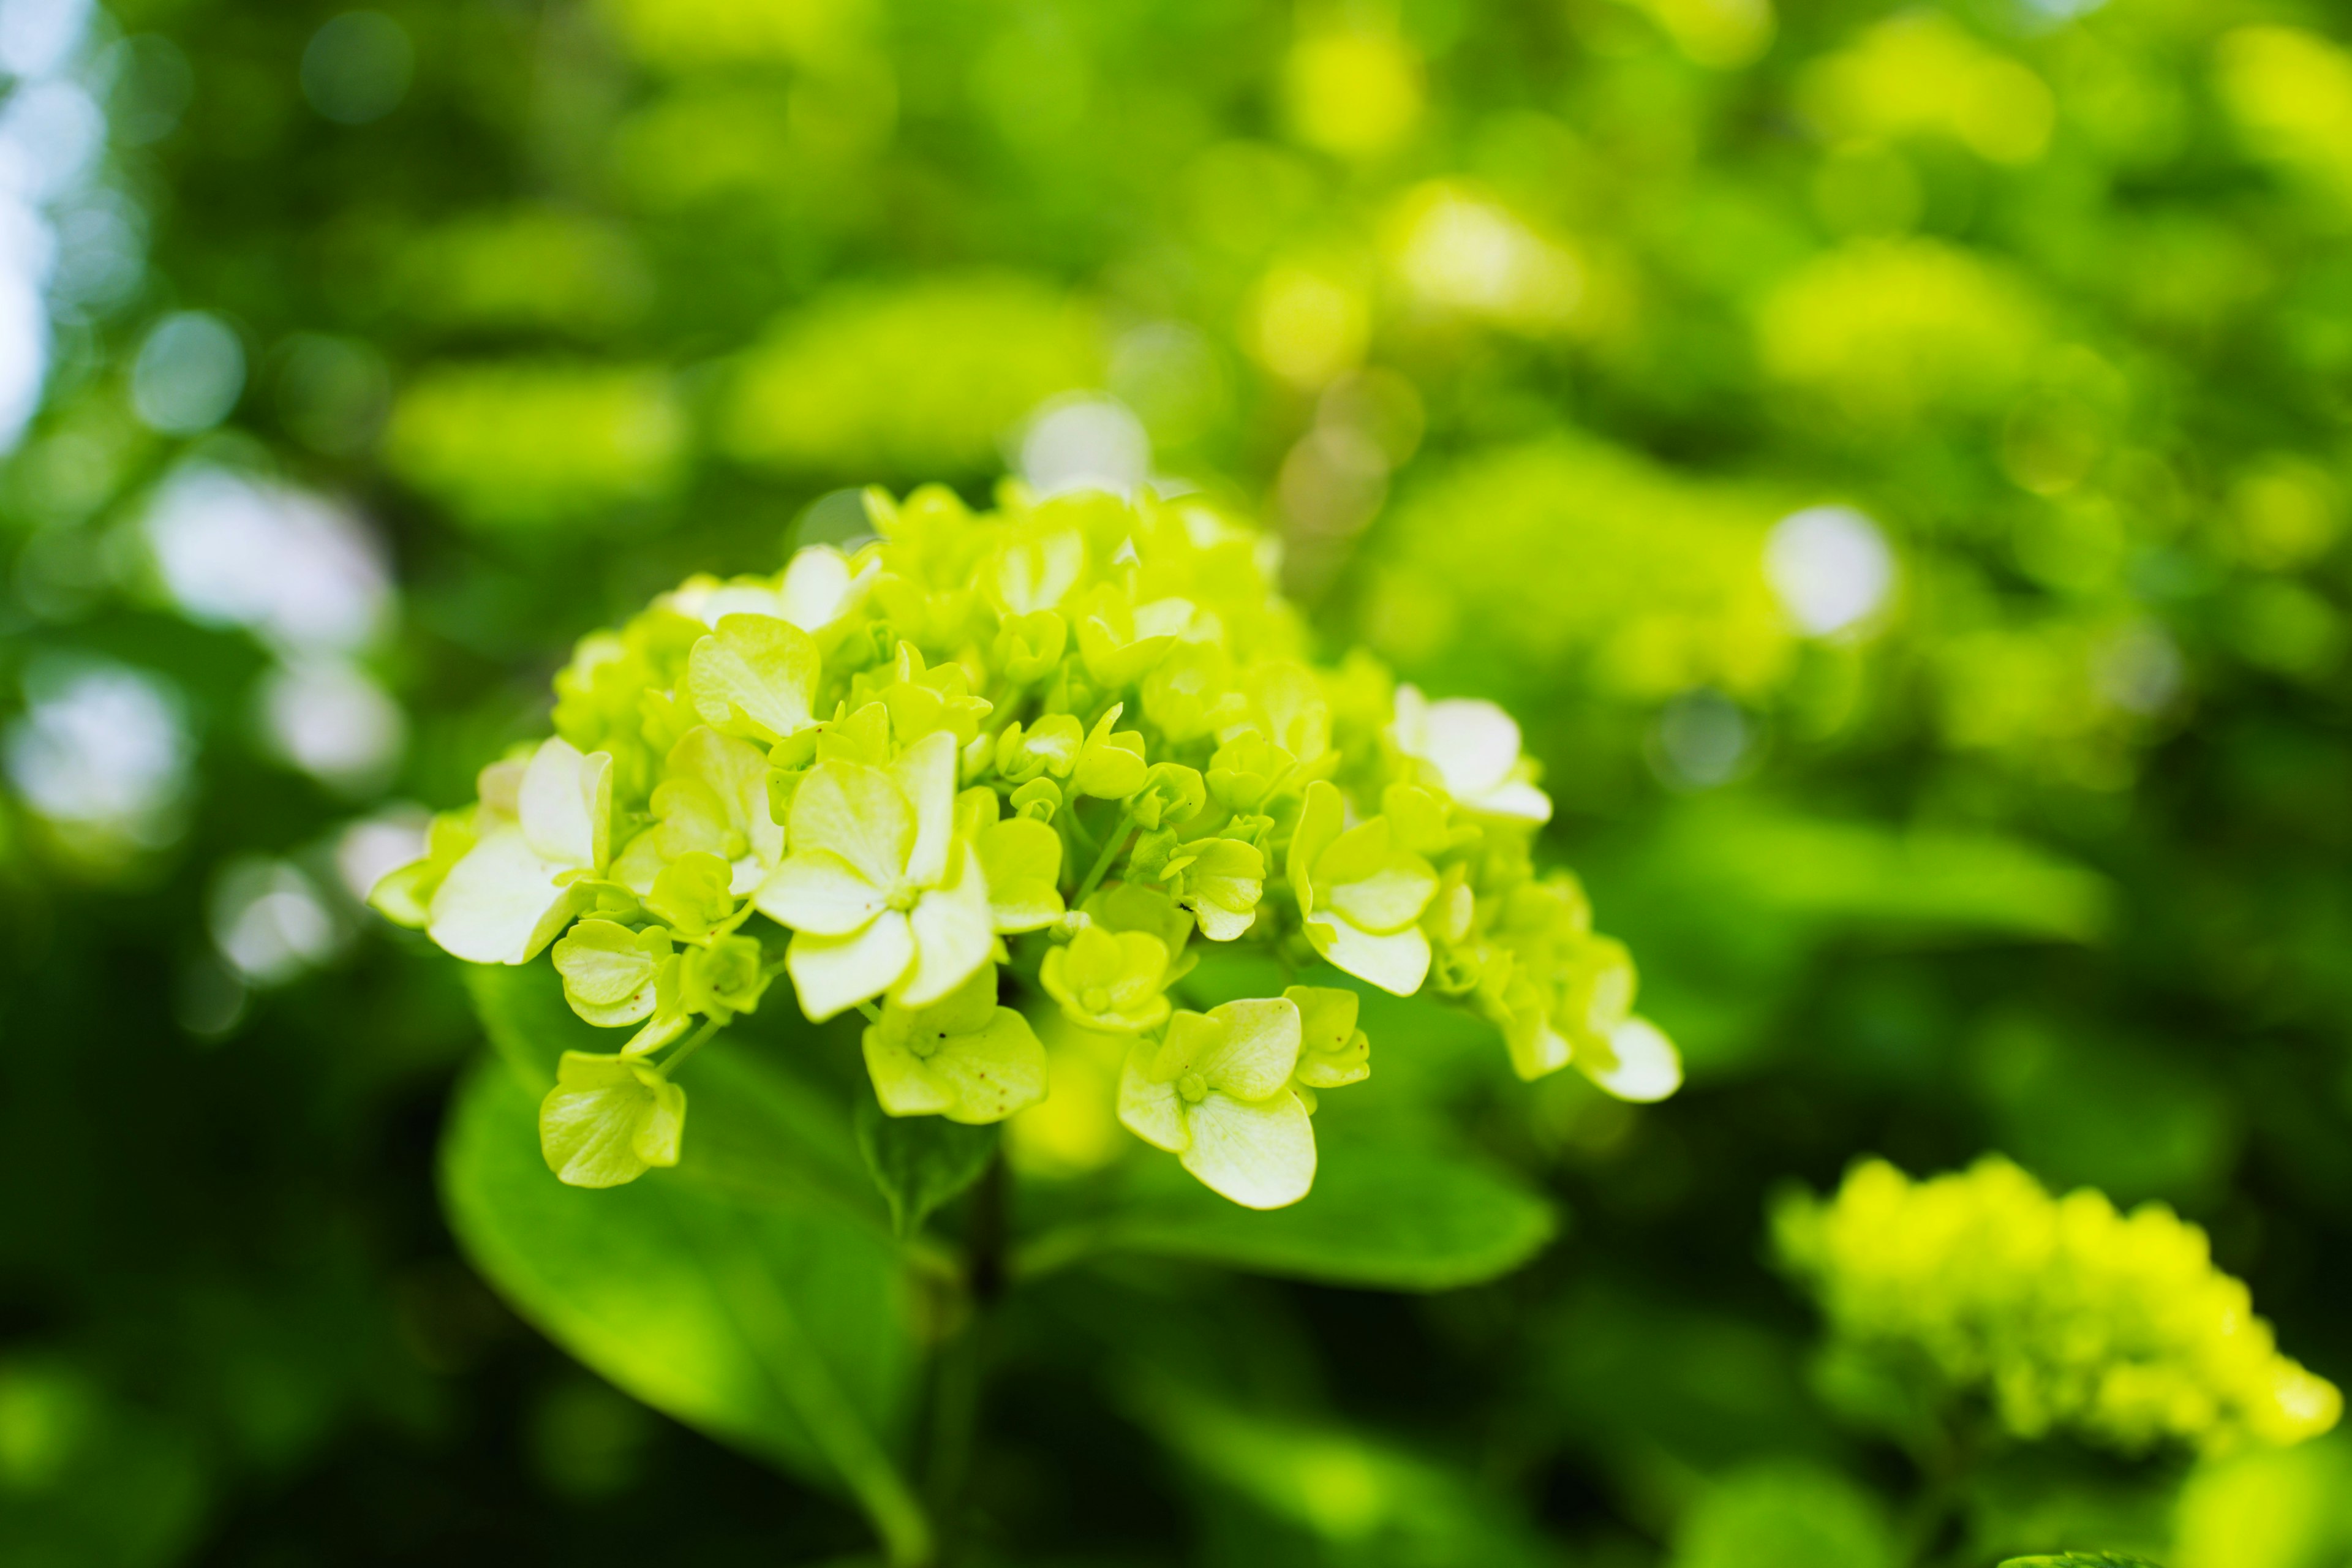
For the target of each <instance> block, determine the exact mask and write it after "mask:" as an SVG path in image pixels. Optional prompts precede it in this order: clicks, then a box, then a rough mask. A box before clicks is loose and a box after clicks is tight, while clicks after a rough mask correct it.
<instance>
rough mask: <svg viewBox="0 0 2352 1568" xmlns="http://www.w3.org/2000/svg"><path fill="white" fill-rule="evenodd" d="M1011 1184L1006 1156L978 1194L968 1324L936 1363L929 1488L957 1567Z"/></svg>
mask: <svg viewBox="0 0 2352 1568" xmlns="http://www.w3.org/2000/svg"><path fill="white" fill-rule="evenodd" d="M1009 1180H1010V1178H1009V1173H1007V1171H1006V1169H1005V1164H1004V1156H1003V1154H1002V1153H1001V1152H1000V1153H999V1154H997V1155H996V1156H995V1158H993V1159H992V1160H991V1161H990V1162H989V1165H988V1169H987V1171H986V1172H985V1173H982V1176H981V1178H980V1182H979V1184H977V1185H976V1186H975V1187H974V1188H973V1189H972V1195H971V1209H970V1212H969V1214H968V1215H967V1218H966V1223H965V1226H964V1259H963V1269H962V1279H961V1283H962V1286H963V1289H962V1292H961V1294H962V1300H961V1307H962V1309H963V1312H962V1321H961V1322H960V1323H959V1324H957V1326H956V1327H955V1328H954V1330H953V1331H951V1333H950V1337H949V1338H948V1339H947V1340H946V1341H944V1342H942V1343H941V1344H940V1349H939V1354H938V1358H937V1360H936V1361H935V1362H934V1363H933V1370H932V1383H931V1408H930V1422H929V1441H928V1443H927V1446H926V1447H927V1451H926V1454H925V1464H924V1474H923V1483H924V1491H925V1493H926V1495H927V1498H928V1500H929V1505H930V1515H931V1518H932V1519H933V1520H934V1521H937V1525H938V1529H939V1533H940V1545H939V1551H940V1563H942V1564H952V1563H953V1561H954V1556H955V1551H956V1548H957V1546H958V1545H959V1544H960V1542H959V1540H958V1537H959V1535H960V1533H961V1532H960V1530H959V1526H960V1525H961V1522H962V1518H963V1513H964V1500H965V1494H966V1491H967V1489H968V1486H969V1483H970V1479H971V1456H972V1449H973V1447H974V1446H975V1444H976V1442H977V1440H978V1436H979V1432H980V1417H981V1408H982V1403H983V1400H982V1394H983V1388H984V1384H985V1383H986V1380H987V1371H988V1368H987V1358H988V1344H987V1334H988V1327H989V1320H990V1317H991V1314H992V1310H993V1309H994V1307H995V1304H996V1302H997V1301H998V1300H1000V1299H1001V1298H1002V1297H1003V1294H1004V1287H1005V1283H1006V1276H1007V1271H1006V1268H1005V1261H1006V1258H1005V1253H1006V1240H1007V1231H1008V1226H1007V1216H1006V1213H1005V1208H1006V1200H1007V1198H1008V1196H1009V1193H1008V1185H1009Z"/></svg>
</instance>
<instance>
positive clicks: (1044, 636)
mask: <svg viewBox="0 0 2352 1568" xmlns="http://www.w3.org/2000/svg"><path fill="white" fill-rule="evenodd" d="M1069 642H1070V627H1069V623H1067V622H1066V621H1065V620H1063V619H1062V617H1061V616H1057V615H1055V613H1054V612H1053V611H1051V610H1032V611H1030V612H1029V613H1028V614H1027V615H1024V616H1006V617H1005V618H1004V621H1003V624H1002V625H1001V626H998V627H997V630H996V641H995V643H994V645H993V646H992V648H991V650H990V651H991V653H992V656H993V657H994V658H995V660H996V665H997V668H999V669H1000V670H1002V671H1003V674H1004V678H1005V679H1007V680H1010V681H1013V682H1014V683H1015V684H1016V685H1021V686H1026V685H1028V684H1029V683H1030V682H1032V681H1034V680H1041V679H1045V677H1046V676H1048V675H1051V674H1052V673H1053V672H1054V671H1055V668H1058V667H1059V666H1060V664H1061V662H1062V654H1063V651H1064V650H1065V649H1066V648H1067V647H1069Z"/></svg>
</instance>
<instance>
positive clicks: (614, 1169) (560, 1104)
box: [539, 1051, 686, 1187]
mask: <svg viewBox="0 0 2352 1568" xmlns="http://www.w3.org/2000/svg"><path fill="white" fill-rule="evenodd" d="M685 1125H686V1091H685V1090H684V1089H679V1088H678V1087H677V1085H676V1084H674V1083H671V1082H669V1081H668V1080H667V1079H665V1078H663V1077H662V1076H661V1075H660V1074H659V1073H656V1072H655V1071H654V1070H653V1069H652V1068H647V1067H644V1066H642V1065H640V1064H638V1063H635V1062H629V1061H625V1060H623V1059H622V1058H618V1057H600V1056H592V1055H589V1054H586V1053H584V1052H581V1051H566V1052H564V1053H563V1059H562V1063H561V1064H560V1066H559V1067H558V1068H557V1072H556V1081H555V1087H554V1088H553V1089H550V1090H549V1091H548V1093H547V1098H546V1099H545V1100H541V1102H540V1108H539V1146H540V1152H541V1155H542V1156H543V1157H544V1158H545V1159H546V1161H547V1168H548V1169H549V1170H551V1171H553V1172H554V1173H555V1174H556V1176H557V1178H558V1179H560V1180H562V1181H563V1182H565V1183H568V1184H571V1185H572V1186H575V1187H616V1186H619V1185H621V1184H623V1183H625V1182H634V1181H635V1180H636V1179H637V1178H638V1177H639V1176H642V1175H644V1174H645V1173H646V1170H647V1169H648V1168H649V1167H652V1166H656V1165H675V1164H677V1152H678V1142H679V1137H680V1135H681V1133H682V1132H683V1131H684V1130H685Z"/></svg>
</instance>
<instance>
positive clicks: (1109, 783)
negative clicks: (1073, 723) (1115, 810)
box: [1070, 702, 1146, 800]
mask: <svg viewBox="0 0 2352 1568" xmlns="http://www.w3.org/2000/svg"><path fill="white" fill-rule="evenodd" d="M1126 706H1127V705H1126V704H1125V703H1123V702H1114V703H1112V704H1111V705H1110V710H1109V711H1108V712H1107V713H1105V714H1104V715H1103V716H1102V717H1101V718H1100V719H1098V720H1097V721H1095V727H1094V729H1093V731H1091V732H1090V733H1088V734H1087V743H1086V745H1085V746H1084V747H1083V748H1082V749H1081V750H1080V751H1079V752H1078V763H1077V767H1076V769H1075V770H1074V771H1073V773H1072V774H1071V778H1070V783H1071V784H1072V785H1073V786H1074V787H1075V788H1076V790H1077V792H1078V793H1079V794H1080V795H1093V796H1095V797H1097V799H1100V800H1125V799H1126V798H1127V797H1128V796H1129V795H1133V794H1134V793H1135V792H1136V791H1137V790H1139V789H1141V788H1142V787H1143V775H1144V773H1145V771H1146V770H1145V768H1144V764H1143V737H1142V736H1141V735H1139V734H1138V733H1136V732H1135V731H1132V730H1124V731H1119V732H1118V733H1117V734H1113V733H1112V732H1111V726H1112V725H1113V724H1115V723H1117V722H1118V716H1119V714H1120V713H1121V712H1122V711H1123V710H1125V708H1126Z"/></svg>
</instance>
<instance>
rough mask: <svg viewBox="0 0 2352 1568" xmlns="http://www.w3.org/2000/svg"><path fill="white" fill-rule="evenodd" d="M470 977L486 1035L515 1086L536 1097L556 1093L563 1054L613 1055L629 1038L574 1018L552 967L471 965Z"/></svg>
mask: <svg viewBox="0 0 2352 1568" xmlns="http://www.w3.org/2000/svg"><path fill="white" fill-rule="evenodd" d="M465 973H466V992H467V995H469V996H471V997H472V998H473V999H474V1014H475V1016H477V1017H478V1018H479V1019H481V1021H482V1032H483V1033H484V1034H486V1035H488V1037H489V1038H490V1045H491V1046H492V1047H494V1048H495V1049H496V1050H497V1051H498V1053H499V1060H500V1061H502V1062H504V1063H506V1065H507V1067H508V1068H509V1069H510V1070H511V1071H512V1072H513V1073H514V1075H515V1081H516V1082H518V1083H520V1084H521V1085H522V1086H523V1087H524V1088H526V1089H530V1091H531V1092H532V1093H534V1094H544V1093H545V1092H547V1090H548V1089H551V1087H553V1085H554V1083H555V1064H556V1062H557V1061H558V1060H560V1059H561V1058H562V1056H563V1053H564V1052H566V1051H591V1052H594V1053H597V1054H599V1055H610V1054H611V1053H613V1052H614V1051H616V1050H619V1049H620V1048H621V1042H622V1041H624V1040H625V1039H627V1038H628V1037H629V1031H627V1030H625V1029H600V1028H598V1027H597V1026H595V1025H593V1024H592V1023H590V1022H588V1020H587V1019H585V1018H583V1017H582V1016H580V1015H579V1014H577V1013H575V1012H573V1011H572V1004H570V1003H569V1002H566V1001H565V1000H564V999H563V980H562V976H561V975H559V974H557V973H556V972H555V966H554V965H553V964H551V963H523V964H511V965H510V964H504V963H468V964H467V965H466V966H465Z"/></svg>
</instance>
